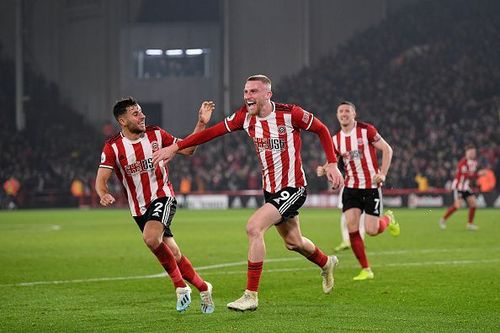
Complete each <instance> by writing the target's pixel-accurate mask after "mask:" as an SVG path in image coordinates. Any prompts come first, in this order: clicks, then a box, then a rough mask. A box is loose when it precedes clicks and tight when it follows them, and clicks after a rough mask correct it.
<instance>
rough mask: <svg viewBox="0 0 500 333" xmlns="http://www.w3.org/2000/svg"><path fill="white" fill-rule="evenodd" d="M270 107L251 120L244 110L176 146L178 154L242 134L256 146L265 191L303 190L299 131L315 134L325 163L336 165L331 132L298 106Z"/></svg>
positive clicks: (278, 105) (277, 104) (282, 105)
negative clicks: (220, 137)
mask: <svg viewBox="0 0 500 333" xmlns="http://www.w3.org/2000/svg"><path fill="white" fill-rule="evenodd" d="M271 103H272V106H273V111H272V112H271V113H270V114H269V115H267V116H266V117H262V118H261V117H258V116H256V115H254V116H252V115H250V114H249V113H248V111H247V108H246V106H243V107H241V108H240V109H239V110H237V111H236V112H235V113H233V114H232V115H230V116H229V117H227V118H226V119H224V121H222V122H220V123H218V124H216V125H215V126H212V127H210V128H208V129H206V130H204V131H201V132H199V133H195V134H191V135H190V136H188V137H186V138H184V140H182V141H180V142H179V143H178V144H177V145H178V147H179V150H182V149H185V148H187V147H191V146H194V145H198V144H202V143H204V142H207V141H210V140H211V139H213V138H216V137H218V136H221V135H224V134H227V133H231V132H233V131H237V130H245V131H246V132H247V133H248V135H249V136H250V137H251V138H252V139H253V142H254V145H255V150H256V152H257V157H258V159H259V162H260V165H261V168H262V185H263V188H264V190H265V191H267V192H271V193H276V192H277V191H279V190H281V189H282V188H284V187H301V186H305V185H306V184H307V182H306V176H305V173H304V169H303V168H302V159H301V157H300V148H301V145H302V140H301V138H300V130H301V129H304V130H307V131H310V132H314V133H316V134H318V136H319V138H320V142H321V145H322V147H323V149H324V151H325V154H326V157H327V160H328V162H329V163H336V162H337V159H336V157H335V153H334V150H333V144H332V139H331V137H330V132H329V131H328V128H326V126H325V125H324V124H323V123H322V122H321V121H319V120H318V119H317V118H315V117H314V116H313V115H312V114H311V113H309V112H307V111H305V110H303V109H302V108H301V107H299V106H297V105H292V104H281V103H274V102H271Z"/></svg>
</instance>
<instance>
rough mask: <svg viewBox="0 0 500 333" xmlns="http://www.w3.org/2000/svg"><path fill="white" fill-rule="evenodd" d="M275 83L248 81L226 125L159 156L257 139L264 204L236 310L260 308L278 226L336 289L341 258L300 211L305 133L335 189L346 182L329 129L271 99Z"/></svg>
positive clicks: (326, 287) (259, 78)
mask: <svg viewBox="0 0 500 333" xmlns="http://www.w3.org/2000/svg"><path fill="white" fill-rule="evenodd" d="M271 96H272V91H271V80H270V79H269V78H268V77H266V76H264V75H254V76H251V77H249V78H248V79H247V81H246V83H245V88H244V92H243V98H244V101H245V105H244V106H243V107H241V108H240V109H239V110H237V111H236V112H235V113H234V114H232V115H231V116H229V117H227V118H226V119H225V120H224V121H222V122H220V123H218V124H216V125H215V126H213V127H211V128H208V129H206V130H204V131H202V132H200V133H197V134H193V135H190V136H188V137H187V138H185V139H184V140H183V141H181V142H179V143H176V144H173V145H171V146H169V147H167V148H164V149H161V150H159V151H158V152H156V153H155V154H154V160H153V162H154V163H155V164H158V163H160V162H161V161H164V160H167V161H168V160H169V159H170V158H172V157H173V156H174V154H175V153H176V152H177V151H178V150H179V149H185V148H186V147H190V146H193V145H197V144H202V143H204V142H207V141H210V140H212V139H213V138H215V137H218V136H221V135H224V134H227V133H231V132H234V131H238V130H244V131H246V132H247V134H248V135H249V136H250V138H252V140H253V143H254V146H255V150H256V153H257V157H258V159H259V162H260V165H261V168H262V184H263V190H264V198H265V204H264V205H263V206H262V207H260V208H259V209H257V211H255V212H254V214H253V215H252V216H251V217H250V219H249V220H248V223H247V226H246V232H247V236H248V242H249V249H248V271H247V287H246V290H245V292H244V294H243V296H242V297H241V298H239V299H237V300H236V301H234V302H231V303H229V304H228V305H227V306H228V308H229V309H232V310H239V311H246V310H255V309H257V306H258V297H257V295H258V294H257V292H258V287H259V280H260V277H261V274H262V265H263V262H264V257H265V253H266V248H265V243H264V234H265V232H266V231H267V230H268V229H269V228H270V227H272V226H273V225H274V226H275V227H276V229H277V231H278V233H279V234H280V236H281V237H282V238H283V241H284V243H285V246H286V248H287V249H288V250H291V251H296V252H298V253H300V254H301V255H303V256H304V257H306V258H307V259H308V260H310V261H312V262H313V263H315V264H316V265H318V266H319V267H320V268H321V275H322V277H323V291H324V292H325V293H330V292H331V290H332V288H333V286H334V279H333V271H334V268H335V265H336V264H337V257H335V256H331V257H328V256H326V255H325V254H324V253H323V251H321V250H320V249H319V248H318V247H317V246H315V245H314V243H313V242H312V241H310V240H309V239H307V238H306V237H304V236H303V235H302V233H301V231H300V223H299V217H298V214H299V212H298V210H299V208H300V207H301V206H302V205H303V204H304V202H305V200H306V195H307V191H306V185H307V182H306V178H305V173H304V170H303V168H302V160H301V156H300V148H301V138H300V132H301V130H306V131H310V132H314V133H316V134H317V135H318V136H319V139H320V142H321V144H322V147H323V149H324V150H325V154H326V157H327V161H328V163H327V164H326V167H325V169H326V175H327V177H328V179H329V180H330V181H331V182H332V185H333V186H334V187H338V186H339V185H340V184H341V182H342V175H341V174H340V171H339V170H338V168H337V159H336V157H335V154H334V151H333V144H332V139H331V137H330V132H329V131H328V129H327V128H326V126H325V125H324V124H323V123H322V122H321V121H319V120H318V119H317V118H316V117H314V116H313V115H312V114H311V113H309V112H307V111H305V110H304V109H302V108H301V107H299V106H297V105H289V104H281V103H275V102H273V101H271Z"/></svg>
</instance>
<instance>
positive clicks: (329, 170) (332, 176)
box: [324, 163, 344, 189]
mask: <svg viewBox="0 0 500 333" xmlns="http://www.w3.org/2000/svg"><path fill="white" fill-rule="evenodd" d="M324 168H325V172H326V177H327V178H328V180H329V181H330V183H332V187H333V188H334V189H336V188H339V187H340V186H342V184H343V182H344V177H342V174H341V173H340V170H339V168H338V167H337V163H328V164H327V165H325V166H324Z"/></svg>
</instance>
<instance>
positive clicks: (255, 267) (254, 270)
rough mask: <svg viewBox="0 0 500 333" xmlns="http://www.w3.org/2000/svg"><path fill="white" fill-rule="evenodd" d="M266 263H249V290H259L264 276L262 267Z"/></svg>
mask: <svg viewBox="0 0 500 333" xmlns="http://www.w3.org/2000/svg"><path fill="white" fill-rule="evenodd" d="M263 264H264V262H262V261H259V262H251V261H250V260H249V261H248V271H247V290H250V291H257V290H258V289H259V281H260V276H261V275H262V265H263Z"/></svg>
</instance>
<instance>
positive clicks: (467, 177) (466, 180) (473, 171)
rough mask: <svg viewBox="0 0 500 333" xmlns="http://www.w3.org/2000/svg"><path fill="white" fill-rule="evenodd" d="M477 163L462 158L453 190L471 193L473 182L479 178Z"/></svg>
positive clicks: (452, 186)
mask: <svg viewBox="0 0 500 333" xmlns="http://www.w3.org/2000/svg"><path fill="white" fill-rule="evenodd" d="M477 176H478V175H477V161H476V160H468V159H466V158H465V157H464V158H462V159H461V160H460V161H459V162H458V165H457V173H456V174H455V178H454V179H453V183H452V184H451V188H452V189H453V190H458V191H471V186H470V185H471V180H474V179H476V178H477Z"/></svg>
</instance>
